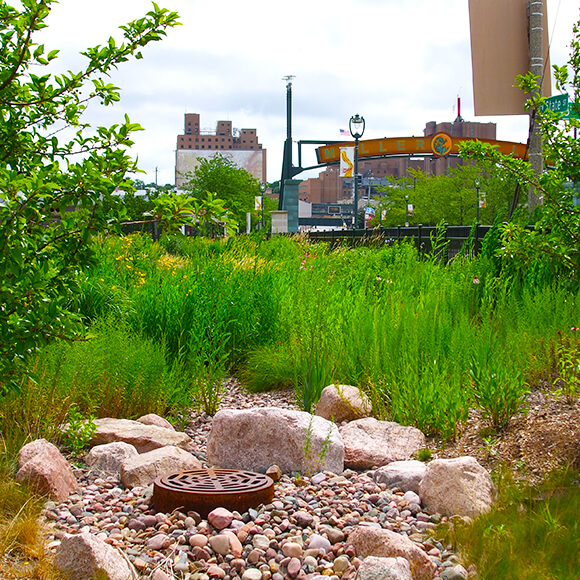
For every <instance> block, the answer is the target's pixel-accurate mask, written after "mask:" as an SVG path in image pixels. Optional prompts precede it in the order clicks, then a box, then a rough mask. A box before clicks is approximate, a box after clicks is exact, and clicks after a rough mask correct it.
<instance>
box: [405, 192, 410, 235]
mask: <svg viewBox="0 0 580 580" xmlns="http://www.w3.org/2000/svg"><path fill="white" fill-rule="evenodd" d="M405 227H407V228H408V227H409V196H408V195H405Z"/></svg>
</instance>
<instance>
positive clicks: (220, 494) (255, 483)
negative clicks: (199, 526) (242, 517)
mask: <svg viewBox="0 0 580 580" xmlns="http://www.w3.org/2000/svg"><path fill="white" fill-rule="evenodd" d="M273 497H274V481H273V480H272V479H271V478H270V477H268V476H267V475H263V474H262V473H254V472H253V471H238V470H236V469H194V470H191V471H180V472H177V473H172V474H171V475H166V476H164V477H159V478H157V479H156V480H155V483H154V484H153V505H154V507H155V509H156V510H157V511H162V512H172V511H173V510H174V509H177V508H179V509H181V510H182V511H186V512H187V511H190V510H193V511H196V512H198V513H199V514H200V515H201V516H202V517H206V516H207V514H208V513H209V512H210V511H211V510H213V509H215V508H216V507H225V508H227V509H229V510H237V511H239V512H244V511H246V510H247V509H248V508H251V507H257V506H258V505H260V504H261V503H269V502H270V501H272V498H273Z"/></svg>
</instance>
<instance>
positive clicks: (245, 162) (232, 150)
mask: <svg viewBox="0 0 580 580" xmlns="http://www.w3.org/2000/svg"><path fill="white" fill-rule="evenodd" d="M216 154H219V155H223V156H224V157H225V158H227V159H230V160H231V161H232V162H233V163H235V164H236V165H237V166H239V167H242V168H243V169H245V170H246V171H248V172H249V173H251V174H252V175H253V176H254V177H255V178H256V179H257V180H258V181H260V182H265V181H266V150H265V149H263V148H262V145H261V144H260V143H259V142H258V135H257V131H256V129H234V128H233V127H232V122H231V121H218V122H217V125H216V130H215V131H206V130H202V129H201V128H200V115H199V113H186V115H185V123H184V133H183V134H182V135H178V136H177V149H176V151H175V184H176V186H177V187H181V186H182V185H183V183H184V182H185V181H187V177H186V176H187V174H188V173H193V172H194V171H195V168H196V167H197V166H198V165H199V160H200V159H211V158H212V157H214V156H215V155H216Z"/></svg>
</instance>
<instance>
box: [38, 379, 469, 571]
mask: <svg viewBox="0 0 580 580" xmlns="http://www.w3.org/2000/svg"><path fill="white" fill-rule="evenodd" d="M252 406H279V407H286V408H297V406H296V404H295V402H294V399H293V393H292V392H274V393H260V394H258V395H251V394H247V393H245V392H243V391H241V390H240V389H239V387H238V386H237V385H235V383H232V384H230V385H229V386H228V391H227V394H226V395H225V396H224V399H223V401H222V404H221V408H238V409H240V408H247V407H252ZM210 428H211V417H209V416H206V415H205V414H203V413H201V414H197V415H192V417H191V420H190V423H189V426H188V428H187V429H186V431H187V433H188V434H189V435H190V436H191V437H192V438H193V439H194V441H195V443H196V445H197V446H198V449H199V452H198V454H197V455H198V457H199V458H200V459H201V460H202V461H203V460H204V459H205V445H206V438H207V435H208V433H209V430H210ZM75 469H76V476H77V479H78V481H79V488H78V490H77V491H76V492H75V493H74V494H72V495H71V496H70V497H69V498H68V500H67V501H66V502H63V503H58V504H57V503H55V502H47V503H46V505H45V508H44V511H43V516H44V518H45V520H46V522H47V524H48V526H49V538H48V540H49V546H50V547H51V548H55V547H56V546H58V544H59V543H60V540H61V539H62V538H63V537H64V536H65V534H75V533H80V532H90V533H91V534H95V535H97V536H98V537H100V538H102V539H103V540H105V541H106V542H107V543H109V544H111V545H113V546H116V547H117V548H119V549H120V550H121V551H122V552H123V554H124V555H125V556H126V557H127V558H128V560H130V561H131V562H132V564H133V565H134V566H135V568H136V570H137V571H138V573H139V574H140V575H141V576H142V577H143V578H151V579H153V580H165V579H167V578H178V579H184V580H188V579H189V580H209V579H211V578H217V579H224V580H230V579H231V580H235V579H238V578H241V579H242V580H270V579H272V580H284V579H285V578H291V579H294V578H296V579H298V580H315V579H319V580H322V577H324V578H331V579H332V580H338V579H339V578H343V579H344V580H349V579H352V578H354V577H355V576H356V570H357V569H358V566H359V565H360V563H361V561H360V559H359V558H357V556H356V553H355V551H354V549H353V548H352V546H349V545H348V544H346V543H345V538H346V536H347V535H348V533H349V530H351V529H352V528H353V526H357V525H361V524H362V525H368V526H376V527H381V528H385V529H389V530H392V531H395V532H398V533H400V534H404V535H406V536H408V537H409V538H410V539H411V540H412V541H413V542H414V543H415V544H416V545H418V546H419V547H420V548H422V549H423V550H424V551H425V552H426V553H427V555H428V556H429V558H430V559H431V560H432V561H433V562H434V563H435V564H436V566H437V575H440V574H441V573H442V571H443V570H445V569H446V568H453V567H455V566H456V565H457V564H458V560H457V558H456V556H455V554H454V553H453V552H451V551H450V550H448V549H446V547H445V546H443V545H442V544H441V543H440V542H439V541H438V540H437V539H436V537H435V536H434V535H433V533H432V532H433V530H434V529H436V527H437V525H438V524H439V523H441V518H440V517H439V516H438V515H430V514H427V513H424V512H422V511H421V508H420V505H419V503H418V496H416V495H415V494H413V493H412V492H408V493H407V494H404V493H403V492H402V491H401V490H399V489H387V488H386V486H385V485H384V484H380V485H378V484H376V483H375V482H374V480H373V479H372V473H371V472H366V473H361V472H356V471H352V470H346V471H345V472H344V473H342V474H333V473H330V472H321V473H316V474H300V475H299V474H296V475H283V476H282V478H281V479H280V481H279V482H278V483H277V484H276V491H275V496H274V499H273V500H272V503H270V504H268V505H264V506H260V507H259V508H258V509H250V510H248V511H247V512H244V513H237V512H233V521H232V522H231V523H230V524H229V525H228V527H227V530H229V531H231V532H232V533H225V534H224V533H223V532H222V533H220V530H219V529H217V528H216V527H214V526H213V525H212V524H211V523H210V522H208V521H207V520H204V519H202V518H200V516H199V514H196V513H195V512H188V513H180V512H174V513H171V514H164V513H155V512H154V511H153V510H152V509H151V507H150V498H151V494H152V486H150V487H149V488H133V489H125V488H124V487H123V486H122V484H121V483H120V481H119V479H118V478H117V477H113V476H108V477H103V476H102V475H100V474H97V473H93V472H91V471H89V470H87V469H86V468H83V467H77V468H75ZM443 520H444V518H443ZM443 576H445V574H443Z"/></svg>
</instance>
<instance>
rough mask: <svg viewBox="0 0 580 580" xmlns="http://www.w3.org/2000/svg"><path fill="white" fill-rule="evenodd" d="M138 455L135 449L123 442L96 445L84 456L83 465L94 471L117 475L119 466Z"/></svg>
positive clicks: (119, 469) (119, 470)
mask: <svg viewBox="0 0 580 580" xmlns="http://www.w3.org/2000/svg"><path fill="white" fill-rule="evenodd" d="M137 455H139V453H138V452H137V449H135V447H134V446H133V445H130V444H129V443H125V442H124V441H115V442H114V443H105V444H104V445H96V446H95V447H93V448H92V449H91V450H90V451H89V452H88V453H87V454H86V456H85V463H86V464H87V465H88V466H89V467H91V468H92V469H94V470H96V471H103V472H105V473H113V474H117V475H118V474H119V473H120V472H121V465H123V463H125V462H126V461H127V460H128V459H130V458H131V457H135V456H137Z"/></svg>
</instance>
